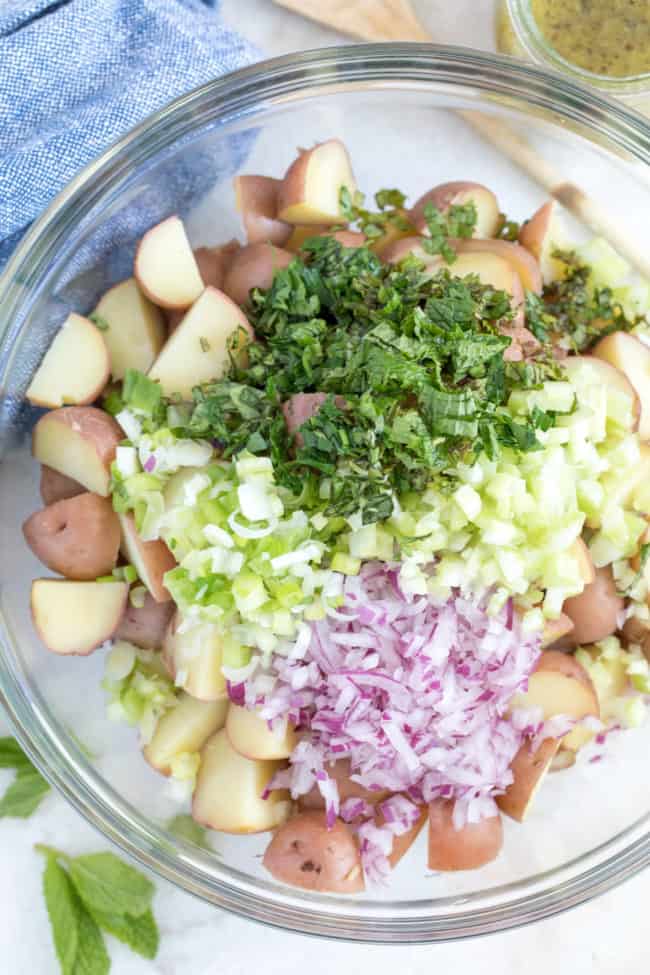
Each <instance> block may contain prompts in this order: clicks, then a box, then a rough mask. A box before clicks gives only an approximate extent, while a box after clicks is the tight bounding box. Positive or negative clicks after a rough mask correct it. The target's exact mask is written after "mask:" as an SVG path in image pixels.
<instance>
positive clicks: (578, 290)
mask: <svg viewBox="0 0 650 975" xmlns="http://www.w3.org/2000/svg"><path fill="white" fill-rule="evenodd" d="M553 256H554V257H555V258H556V259H557V260H559V261H562V262H563V263H564V264H565V266H566V274H565V276H564V278H563V279H562V280H558V281H553V282H552V283H551V284H549V285H547V286H546V287H545V288H544V291H543V295H542V297H543V302H544V313H545V315H547V316H549V317H548V319H547V321H548V330H549V331H550V332H554V333H555V334H556V336H557V337H558V340H559V342H560V343H561V344H562V345H564V346H565V348H566V349H567V351H572V352H584V351H585V350H586V349H588V348H589V347H590V346H591V345H593V344H594V343H595V342H597V341H598V339H601V338H603V336H605V335H608V334H609V333H610V332H614V331H629V330H630V329H631V328H634V326H635V325H636V324H637V320H636V319H635V320H630V319H628V318H626V317H625V314H624V312H623V309H622V307H621V305H620V304H619V303H618V302H617V301H616V300H615V299H614V296H613V294H612V291H611V289H610V288H594V287H593V286H592V284H591V283H590V280H589V278H590V274H591V268H590V267H589V265H587V264H584V263H583V262H582V261H581V260H580V258H578V257H577V255H576V254H574V253H573V252H572V251H561V250H558V251H555V252H554V254H553ZM529 327H530V325H529Z"/></svg>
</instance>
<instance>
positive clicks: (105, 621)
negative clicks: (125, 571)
mask: <svg viewBox="0 0 650 975" xmlns="http://www.w3.org/2000/svg"><path fill="white" fill-rule="evenodd" d="M128 593H129V587H128V586H127V584H126V583H125V582H71V581H70V580H68V579H35V580H34V582H33V583H32V594H31V610H32V618H33V620H34V626H35V627H36V630H37V632H38V635H39V636H40V638H41V640H42V641H43V643H44V644H45V646H46V647H47V648H48V650H51V651H52V652H53V653H59V654H63V655H69V654H79V655H81V656H86V655H87V654H89V653H92V651H93V650H96V649H97V647H99V646H101V645H102V643H104V641H105V640H108V639H110V638H111V637H112V635H113V633H114V632H115V630H116V629H117V626H118V624H119V622H120V619H121V617H122V613H123V612H124V609H125V607H126V601H127V598H128Z"/></svg>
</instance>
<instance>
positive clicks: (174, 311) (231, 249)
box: [165, 240, 241, 335]
mask: <svg viewBox="0 0 650 975" xmlns="http://www.w3.org/2000/svg"><path fill="white" fill-rule="evenodd" d="M240 247H241V244H240V243H239V241H238V240H229V241H228V243H227V244H220V245H219V246H218V247H197V248H196V249H195V251H194V259H195V260H196V263H197V266H198V269H199V271H200V273H201V277H202V278H203V281H204V283H205V286H206V288H218V289H219V290H221V288H222V286H223V279H224V277H225V275H226V271H227V270H228V268H229V266H230V262H231V261H232V259H233V257H234V255H235V254H236V253H237V251H238V250H239V249H240ZM186 311H187V309H185V308H168V309H167V310H166V312H165V318H166V320H167V330H168V332H169V334H170V335H171V334H172V332H175V331H176V329H177V328H178V326H179V325H180V323H181V322H182V321H183V319H184V318H185V312H186Z"/></svg>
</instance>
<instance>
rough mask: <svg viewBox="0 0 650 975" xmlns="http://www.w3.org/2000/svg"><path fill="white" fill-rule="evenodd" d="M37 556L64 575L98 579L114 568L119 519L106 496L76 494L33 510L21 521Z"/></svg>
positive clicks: (82, 578) (75, 577)
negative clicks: (32, 512) (38, 509)
mask: <svg viewBox="0 0 650 975" xmlns="http://www.w3.org/2000/svg"><path fill="white" fill-rule="evenodd" d="M23 534H24V536H25V541H26V542H27V544H28V545H29V547H30V548H31V550H32V552H33V553H34V555H35V556H36V558H37V559H40V560H41V562H42V563H43V565H46V566H47V567H48V569H51V570H52V571H53V572H58V573H60V575H62V576H65V577H66V578H67V579H78V580H84V579H88V580H90V579H97V578H98V576H105V575H109V573H111V572H112V571H113V569H114V568H115V564H116V562H117V556H118V552H119V550H120V523H119V521H118V518H117V515H116V514H115V512H114V511H113V505H112V504H111V502H110V501H109V500H108V498H102V497H100V496H99V495H98V494H90V493H89V492H85V493H84V494H78V495H76V497H74V498H66V499H65V500H63V501H56V502H55V503H54V504H51V505H49V506H48V507H47V508H43V509H42V510H41V511H35V512H34V514H33V515H31V516H30V517H29V518H28V519H27V521H26V522H25V523H24V524H23Z"/></svg>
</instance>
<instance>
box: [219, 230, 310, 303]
mask: <svg viewBox="0 0 650 975" xmlns="http://www.w3.org/2000/svg"><path fill="white" fill-rule="evenodd" d="M293 257H294V256H293V254H290V253H289V251H285V250H282V248H280V247H274V246H273V245H272V244H248V245H247V246H246V247H242V248H241V250H239V251H238V252H237V253H236V254H235V255H234V257H233V259H232V261H231V263H230V267H229V268H228V270H227V272H226V276H225V278H224V282H223V290H224V291H225V293H226V294H227V295H228V297H229V298H232V300H233V301H234V302H235V303H236V304H238V305H245V304H246V303H247V301H248V296H249V294H250V292H251V289H252V288H270V287H271V283H272V281H273V275H274V274H275V272H276V271H279V270H280V269H281V268H285V267H287V265H288V264H291V261H292V260H293Z"/></svg>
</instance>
